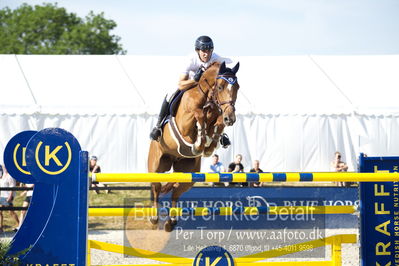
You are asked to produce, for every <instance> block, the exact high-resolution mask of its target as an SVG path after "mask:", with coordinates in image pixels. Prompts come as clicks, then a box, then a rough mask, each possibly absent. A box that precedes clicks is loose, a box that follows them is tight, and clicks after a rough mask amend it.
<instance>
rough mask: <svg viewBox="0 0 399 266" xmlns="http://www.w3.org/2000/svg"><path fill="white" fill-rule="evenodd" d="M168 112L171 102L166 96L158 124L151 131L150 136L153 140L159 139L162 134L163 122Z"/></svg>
mask: <svg viewBox="0 0 399 266" xmlns="http://www.w3.org/2000/svg"><path fill="white" fill-rule="evenodd" d="M168 113H169V102H168V101H167V100H166V98H165V99H164V100H163V103H162V106H161V111H160V112H159V116H158V121H157V124H156V126H155V127H154V128H153V129H152V131H151V133H150V138H151V139H152V140H156V141H159V138H160V137H161V136H162V122H163V120H164V119H165V117H166V116H167V115H168Z"/></svg>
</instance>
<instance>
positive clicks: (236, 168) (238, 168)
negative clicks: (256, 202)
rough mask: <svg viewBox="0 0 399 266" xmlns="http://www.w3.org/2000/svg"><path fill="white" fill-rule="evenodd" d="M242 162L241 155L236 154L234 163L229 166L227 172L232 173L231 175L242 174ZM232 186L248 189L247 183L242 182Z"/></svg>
mask: <svg viewBox="0 0 399 266" xmlns="http://www.w3.org/2000/svg"><path fill="white" fill-rule="evenodd" d="M241 161H242V155H241V154H237V155H236V157H235V159H234V162H232V163H230V164H229V168H228V170H227V171H228V172H233V173H242V172H244V165H242V163H241ZM232 185H240V186H242V187H248V182H243V183H235V184H233V183H232Z"/></svg>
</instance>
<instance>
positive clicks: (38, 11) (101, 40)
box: [0, 4, 126, 54]
mask: <svg viewBox="0 0 399 266" xmlns="http://www.w3.org/2000/svg"><path fill="white" fill-rule="evenodd" d="M115 27H116V23H115V22H114V21H113V20H108V19H105V18H104V13H100V14H99V15H96V14H94V13H93V12H92V11H90V13H89V14H88V15H87V16H86V17H85V18H84V19H82V18H80V17H78V16H77V15H76V14H74V13H68V12H67V11H66V9H65V8H62V7H58V6H57V4H55V5H53V4H43V5H35V6H34V7H32V6H30V5H27V4H23V5H21V6H20V7H18V8H17V9H14V10H11V9H9V8H8V7H5V8H3V9H0V54H125V53H126V51H125V50H123V47H122V45H121V44H120V43H119V41H120V39H121V38H120V37H119V36H116V35H112V34H110V31H111V30H113V29H114V28H115Z"/></svg>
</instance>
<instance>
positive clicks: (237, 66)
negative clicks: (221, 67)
mask: <svg viewBox="0 0 399 266" xmlns="http://www.w3.org/2000/svg"><path fill="white" fill-rule="evenodd" d="M239 68H240V62H238V63H237V64H236V65H235V66H234V67H233V69H232V70H231V71H232V72H233V73H234V74H236V73H237V71H238V69H239Z"/></svg>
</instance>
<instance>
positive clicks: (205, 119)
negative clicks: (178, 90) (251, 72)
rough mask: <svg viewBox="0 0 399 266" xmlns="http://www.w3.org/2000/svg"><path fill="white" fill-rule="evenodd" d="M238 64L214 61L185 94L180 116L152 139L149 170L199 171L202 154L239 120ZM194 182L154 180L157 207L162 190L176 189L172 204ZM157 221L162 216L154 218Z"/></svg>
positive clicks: (168, 227)
mask: <svg viewBox="0 0 399 266" xmlns="http://www.w3.org/2000/svg"><path fill="white" fill-rule="evenodd" d="M238 68H239V63H237V64H236V65H235V66H234V67H233V68H232V69H230V68H227V67H226V65H225V63H224V62H223V63H222V64H219V63H214V64H213V65H211V66H210V67H209V68H208V69H207V70H206V71H205V72H204V74H203V75H202V77H201V79H200V80H199V82H198V83H194V85H193V86H192V88H190V89H188V90H187V91H186V92H185V93H184V94H183V96H182V98H181V101H180V104H179V106H178V108H177V112H176V116H175V117H170V118H169V121H168V122H167V123H166V124H165V126H164V129H163V134H162V137H161V139H160V140H159V142H158V141H154V140H153V141H151V145H150V150H149V153H148V172H150V173H151V172H152V173H154V172H157V173H163V172H166V171H169V170H171V168H172V166H173V171H174V172H186V173H187V172H199V171H200V169H201V157H202V156H210V155H211V154H212V153H213V151H214V150H215V149H216V148H217V146H218V143H219V139H220V135H221V134H222V133H223V130H224V127H225V126H232V125H233V124H234V122H235V121H236V116H235V107H234V105H235V102H236V99H237V91H238V88H239V85H238V83H237V77H236V73H237V71H238ZM193 185H194V183H167V184H165V185H163V186H162V184H161V183H151V189H152V193H153V197H154V202H153V207H154V208H158V199H159V195H160V193H167V192H169V191H172V207H176V203H177V201H178V199H179V197H180V195H181V194H182V193H184V192H185V191H187V190H189V189H190V188H191V187H192V186H193ZM151 222H152V223H153V224H156V223H158V217H152V218H151ZM175 224H176V220H175V219H174V217H173V218H172V219H170V218H169V219H168V220H167V221H166V223H165V230H166V231H168V232H170V231H172V230H173V227H174V225H175Z"/></svg>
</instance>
